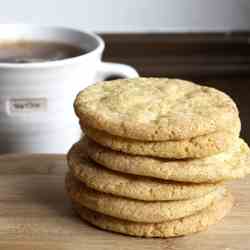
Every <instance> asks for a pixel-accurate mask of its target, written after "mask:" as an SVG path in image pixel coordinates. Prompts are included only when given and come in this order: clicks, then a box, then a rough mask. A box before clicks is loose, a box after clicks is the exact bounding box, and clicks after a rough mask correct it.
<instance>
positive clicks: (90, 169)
mask: <svg viewBox="0 0 250 250" xmlns="http://www.w3.org/2000/svg"><path fill="white" fill-rule="evenodd" d="M74 107H75V111H76V114H77V116H78V117H79V119H80V125H81V127H82V130H83V132H84V133H85V136H84V137H83V138H82V139H81V140H80V141H79V142H78V143H76V144H75V145H73V147H72V148H71V150H70V151H69V153H68V165H69V169H70V171H69V172H68V174H67V176H66V190H67V192H68V195H69V197H70V199H71V200H72V203H73V207H74V209H75V210H76V212H77V214H79V216H80V217H81V218H82V219H83V220H85V221H87V222H89V223H90V224H93V225H95V226H96V227H99V228H102V229H105V230H109V231H113V232H118V233H122V234H127V235H133V236H142V237H173V236H179V235H186V234H191V233H195V232H198V231H202V230H205V229H206V228H207V227H208V226H209V225H212V224H214V223H216V222H217V221H219V220H220V219H222V218H223V217H224V216H225V215H226V214H227V213H228V212H229V211H230V209H231V207H232V206H233V197H232V195H231V194H230V192H229V191H228V190H227V189H226V188H225V187H224V181H226V180H231V179H236V178H242V177H244V176H245V175H246V174H248V173H250V164H249V163H250V153H249V148H248V146H247V144H246V143H245V142H244V141H243V140H242V139H240V138H239V133H240V128H241V123H240V119H239V113H238V110H237V107H236V105H235V103H234V102H233V100H232V99H231V98H230V97H229V96H227V95H226V94H225V93H223V92H221V91H218V90H216V89H213V88H209V87H204V86H200V85H196V84H194V83H191V82H188V81H183V80H177V79H164V78H161V79H157V78H134V79H123V80H114V81H108V82H101V83H97V84H95V85H92V86H90V87H88V88H86V89H85V90H83V91H82V92H80V93H79V95H78V96H77V98H76V101H75V104H74Z"/></svg>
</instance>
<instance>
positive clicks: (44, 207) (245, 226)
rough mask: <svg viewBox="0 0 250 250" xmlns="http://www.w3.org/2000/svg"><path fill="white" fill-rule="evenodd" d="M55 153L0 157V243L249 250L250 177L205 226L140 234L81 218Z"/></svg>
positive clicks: (9, 249) (74, 249)
mask: <svg viewBox="0 0 250 250" xmlns="http://www.w3.org/2000/svg"><path fill="white" fill-rule="evenodd" d="M66 171H67V167H66V162H65V157H64V156H60V155H29V156H28V155H27V156H25V155H23V156H18V155H12V156H1V157H0V190H1V195H0V249H1V250H16V249H18V250H42V249H43V250H58V249H62V250H79V249H88V250H91V249H94V250H97V249H98V250H100V249H126V250H129V249H131V250H132V249H136V250H140V249H143V250H147V249H154V250H158V249H165V250H184V249H185V250H218V249H220V250H249V249H250V209H249V204H248V201H249V193H250V186H249V183H250V178H246V179H245V180H241V181H237V182H234V183H233V184H231V185H230V186H231V190H232V192H233V193H234V195H235V197H236V205H235V206H234V208H233V210H232V213H231V214H230V215H229V216H227V217H226V218H225V219H224V220H223V221H221V223H219V224H217V225H215V226H211V227H210V228H209V230H208V231H206V232H203V233H199V234H194V235H191V236H185V237H178V238H172V239H143V238H134V237H128V236H123V235H120V234H114V233H110V232H105V231H102V230H99V229H97V228H95V227H92V226H90V225H88V224H87V223H84V222H83V221H81V220H80V219H79V218H78V217H77V216H76V215H75V213H74V212H73V210H72V208H71V205H70V203H69V201H68V199H67V197H66V195H65V191H64V176H65V172H66Z"/></svg>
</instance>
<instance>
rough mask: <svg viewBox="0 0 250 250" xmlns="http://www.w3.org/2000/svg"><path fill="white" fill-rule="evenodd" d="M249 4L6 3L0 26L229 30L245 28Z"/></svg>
mask: <svg viewBox="0 0 250 250" xmlns="http://www.w3.org/2000/svg"><path fill="white" fill-rule="evenodd" d="M249 13H250V2H249V0H210V1H199V0H189V1H180V0H177V1H172V0H126V1H124V0H74V1H68V0H53V1H51V0H43V1H33V0H22V1H16V0H8V1H2V3H1V8H0V22H1V23H9V22H11V23H13V22H25V23H38V24H49V25H51V24H59V25H63V26H71V27H75V28H80V29H88V30H92V31H95V32H170V31H171V32H187V31H231V30H244V29H249V28H250V15H249Z"/></svg>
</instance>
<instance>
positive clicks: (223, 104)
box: [74, 78, 239, 141]
mask: <svg viewBox="0 0 250 250" xmlns="http://www.w3.org/2000/svg"><path fill="white" fill-rule="evenodd" d="M74 107H75V111H76V114H77V116H78V117H79V118H80V119H81V122H83V123H84V124H85V125H86V126H89V127H93V128H96V129H99V130H103V131H106V132H108V133H110V134H113V135H117V136H121V137H125V138H131V139H137V140H146V141H147V140H148V141H159V140H180V139H187V138H191V137H196V136H200V135H204V134H209V133H212V132H215V131H221V130H223V131H225V130H229V124H231V123H235V121H236V120H237V119H239V115H238V110H237V107H236V105H235V103H234V102H233V100H232V99H231V98H230V97H229V96H228V95H226V94H225V93H223V92H221V91H219V90H216V89H213V88H209V87H203V86H200V85H196V84H194V83H192V82H188V81H183V80H178V79H167V78H133V79H122V80H114V81H108V82H100V83H97V84H95V85H92V86H90V87H88V88H86V89H85V90H83V91H81V92H80V93H79V94H78V96H77V98H76V100H75V103H74Z"/></svg>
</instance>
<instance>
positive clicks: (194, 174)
mask: <svg viewBox="0 0 250 250" xmlns="http://www.w3.org/2000/svg"><path fill="white" fill-rule="evenodd" d="M82 140H83V143H86V142H87V143H88V145H87V146H85V147H84V149H83V151H85V150H87V154H88V156H89V157H90V158H91V159H93V160H94V161H95V162H97V163H99V164H101V165H103V166H105V167H107V168H109V169H112V170H115V171H120V172H123V173H129V174H134V175H140V176H150V177H155V178H159V179H164V180H172V181H179V182H192V183H203V182H209V183H211V182H218V181H223V180H230V179H236V178H242V177H244V176H245V175H247V174H249V173H250V151H249V147H248V145H247V144H246V143H245V142H244V141H243V139H237V140H236V142H235V143H234V144H233V145H232V146H231V147H230V148H229V149H228V150H227V151H226V152H223V153H220V154H216V155H213V156H209V157H206V158H201V159H186V160H172V161H169V160H166V159H162V158H152V157H145V156H133V155H128V154H124V153H121V152H117V151H113V150H110V149H108V148H105V147H102V146H100V145H99V144H97V143H95V142H93V141H91V140H89V139H86V137H85V138H83V139H82Z"/></svg>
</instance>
